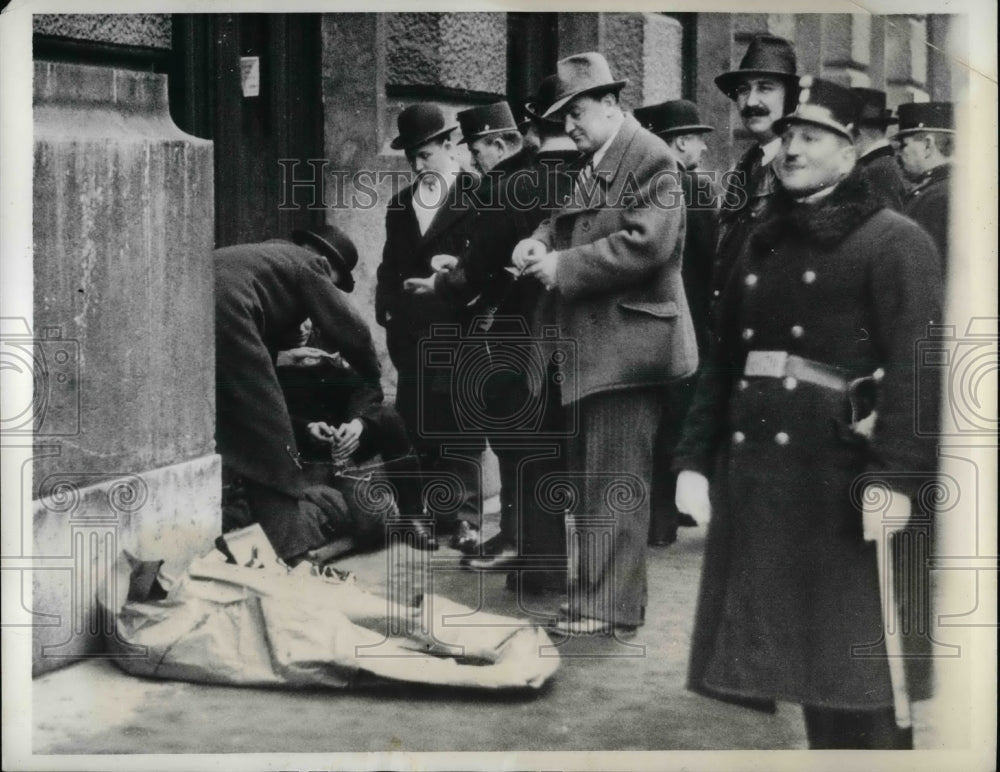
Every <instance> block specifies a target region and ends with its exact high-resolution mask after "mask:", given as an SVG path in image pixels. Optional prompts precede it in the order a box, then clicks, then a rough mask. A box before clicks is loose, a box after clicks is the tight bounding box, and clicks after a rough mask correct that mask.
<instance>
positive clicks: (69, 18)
mask: <svg viewBox="0 0 1000 772" xmlns="http://www.w3.org/2000/svg"><path fill="white" fill-rule="evenodd" d="M31 21H32V28H33V30H34V32H35V33H36V34H39V35H52V36H53V37H61V38H72V39H75V40H90V41H94V42H96V43H113V44H116V45H129V46H144V47H147V48H170V43H171V35H170V28H171V27H170V14H168V13H128V14H126V13H121V14H110V13H37V14H35V15H34V16H33V17H32V20H31Z"/></svg>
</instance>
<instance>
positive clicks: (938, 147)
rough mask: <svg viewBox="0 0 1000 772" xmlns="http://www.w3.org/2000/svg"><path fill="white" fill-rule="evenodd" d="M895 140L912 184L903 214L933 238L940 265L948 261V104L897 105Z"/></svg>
mask: <svg viewBox="0 0 1000 772" xmlns="http://www.w3.org/2000/svg"><path fill="white" fill-rule="evenodd" d="M897 113H898V114H899V130H898V131H897V132H896V136H895V137H894V141H895V143H896V145H897V147H898V151H897V155H898V159H899V165H900V167H902V169H903V174H905V175H906V177H907V179H909V180H910V181H911V182H913V183H915V187H914V188H913V189H912V190H911V191H910V194H909V196H908V197H907V199H906V202H905V206H904V208H903V213H904V214H905V215H906V216H907V217H911V218H912V219H914V220H916V221H917V222H918V223H919V224H920V225H921V226H922V227H923V228H924V230H926V231H927V232H928V233H929V234H931V237H932V238H933V239H934V243H935V244H937V248H938V251H939V252H940V253H941V260H942V261H944V262H943V264H944V265H947V262H948V227H949V222H950V212H951V203H950V202H951V164H952V157H953V156H954V154H955V124H954V122H953V120H952V104H951V103H950V102H914V103H911V104H903V105H900V106H899V108H898V109H897Z"/></svg>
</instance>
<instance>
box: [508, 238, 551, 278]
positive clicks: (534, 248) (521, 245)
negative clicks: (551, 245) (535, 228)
mask: <svg viewBox="0 0 1000 772" xmlns="http://www.w3.org/2000/svg"><path fill="white" fill-rule="evenodd" d="M548 251H549V250H548V248H547V247H546V246H545V245H544V244H543V243H542V242H540V241H539V240H538V239H521V240H520V241H519V242H517V246H516V247H514V252H513V253H512V254H511V262H513V263H514V267H515V268H516V269H517V270H519V271H523V270H524V269H525V268H527V267H528V264H529V262H534V261H536V260H538V259H539V258H540V257H541V256H542V255H544V254H545V253H546V252H548Z"/></svg>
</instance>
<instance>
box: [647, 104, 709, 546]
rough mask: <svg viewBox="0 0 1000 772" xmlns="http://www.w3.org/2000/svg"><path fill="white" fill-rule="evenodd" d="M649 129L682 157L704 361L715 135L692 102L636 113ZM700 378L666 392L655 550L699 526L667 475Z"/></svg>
mask: <svg viewBox="0 0 1000 772" xmlns="http://www.w3.org/2000/svg"><path fill="white" fill-rule="evenodd" d="M632 114H633V115H634V116H635V118H636V120H637V121H639V122H640V123H641V124H642V125H643V127H644V128H646V129H648V130H649V131H651V132H653V133H654V134H655V135H656V136H658V137H660V138H661V139H663V141H664V142H666V143H667V147H669V148H670V149H671V150H672V151H673V153H674V155H675V156H676V157H677V168H678V172H679V174H680V184H681V189H682V190H683V192H684V206H685V211H686V213H687V226H686V228H685V231H684V259H683V261H682V269H681V275H682V277H683V279H684V292H685V294H686V295H687V299H688V305H689V306H690V308H691V321H692V322H693V323H694V332H695V337H696V338H697V339H698V357H699V359H704V357H705V356H706V355H707V353H708V340H709V331H710V328H711V321H710V319H711V313H710V310H709V309H710V308H711V293H712V267H713V264H714V260H715V246H716V239H717V226H718V208H717V202H716V198H715V190H714V188H713V187H712V184H711V182H710V180H709V178H708V177H707V176H701V175H698V174H697V171H698V168H699V167H700V165H701V161H702V156H703V155H704V154H705V149H706V145H705V140H704V135H705V134H707V133H708V132H710V131H714V129H713V128H712V127H711V126H708V125H707V124H705V123H703V122H702V120H701V116H699V115H698V106H697V105H696V104H695V103H694V102H689V101H688V100H686V99H674V100H671V101H669V102H662V103H660V104H655V105H647V106H646V107H640V108H638V109H637V110H635V111H634V112H633V113H632ZM694 385H695V378H694V377H693V376H692V377H691V378H689V379H687V380H684V381H679V382H677V383H676V384H671V385H670V386H669V387H668V388H667V389H666V390H665V392H664V406H665V408H664V415H663V417H662V419H661V421H660V429H659V431H658V432H657V436H656V461H655V464H654V468H655V469H657V470H658V472H657V474H656V475H654V477H653V487H652V500H651V502H650V517H649V543H650V544H651V545H654V546H663V545H668V544H672V543H673V542H675V541H676V540H677V528H678V526H679V525H683V526H687V527H693V526H697V525H698V524H697V523H696V522H695V521H694V519H693V518H691V516H690V515H686V514H683V513H680V512H678V511H677V508H676V507H675V506H674V479H673V475H672V474H670V473H669V472H666V471H664V470H667V469H669V468H670V462H671V455H672V454H673V450H674V445H675V444H676V443H677V439H678V437H679V432H680V428H681V425H682V424H683V423H684V416H685V415H686V414H687V408H688V405H689V404H690V403H691V397H692V396H693V395H694Z"/></svg>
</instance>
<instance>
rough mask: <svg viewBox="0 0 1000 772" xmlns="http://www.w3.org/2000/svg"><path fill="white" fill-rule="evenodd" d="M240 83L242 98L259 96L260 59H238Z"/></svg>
mask: <svg viewBox="0 0 1000 772" xmlns="http://www.w3.org/2000/svg"><path fill="white" fill-rule="evenodd" d="M240 83H241V85H242V87H243V96H244V97H255V96H260V57H259V56H241V57H240Z"/></svg>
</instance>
